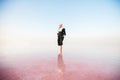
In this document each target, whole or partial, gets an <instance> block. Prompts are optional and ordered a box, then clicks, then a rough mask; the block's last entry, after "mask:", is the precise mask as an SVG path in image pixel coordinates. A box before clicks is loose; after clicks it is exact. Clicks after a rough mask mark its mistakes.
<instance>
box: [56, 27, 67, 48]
mask: <svg viewBox="0 0 120 80" xmlns="http://www.w3.org/2000/svg"><path fill="white" fill-rule="evenodd" d="M57 35H58V40H57V41H58V46H61V45H63V40H64V35H66V32H65V28H63V29H62V31H60V32H58V33H57Z"/></svg>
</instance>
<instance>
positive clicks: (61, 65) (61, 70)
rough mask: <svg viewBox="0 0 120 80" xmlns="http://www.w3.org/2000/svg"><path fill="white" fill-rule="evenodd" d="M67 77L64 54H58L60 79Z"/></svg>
mask: <svg viewBox="0 0 120 80" xmlns="http://www.w3.org/2000/svg"><path fill="white" fill-rule="evenodd" d="M64 78H65V64H64V60H63V56H62V54H58V80H64Z"/></svg>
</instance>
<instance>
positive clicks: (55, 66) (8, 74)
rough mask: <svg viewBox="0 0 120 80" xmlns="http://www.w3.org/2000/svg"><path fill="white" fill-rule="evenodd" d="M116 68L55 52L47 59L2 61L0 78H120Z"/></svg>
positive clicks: (57, 79)
mask: <svg viewBox="0 0 120 80" xmlns="http://www.w3.org/2000/svg"><path fill="white" fill-rule="evenodd" d="M5 63H9V64H5ZM118 70H119V68H118V67H117V66H112V65H108V64H104V63H103V64H102V63H97V62H94V61H89V60H80V59H79V60H69V59H66V57H64V55H59V54H56V57H55V56H54V57H49V58H48V59H45V58H43V59H37V58H36V59H35V58H34V59H31V58H30V59H29V58H28V59H23V60H22V59H21V60H17V59H16V61H15V60H13V61H6V62H5V61H3V62H2V63H1V66H0V80H120V78H119V71H118Z"/></svg>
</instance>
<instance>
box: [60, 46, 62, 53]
mask: <svg viewBox="0 0 120 80" xmlns="http://www.w3.org/2000/svg"><path fill="white" fill-rule="evenodd" d="M60 54H62V45H61V46H60Z"/></svg>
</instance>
